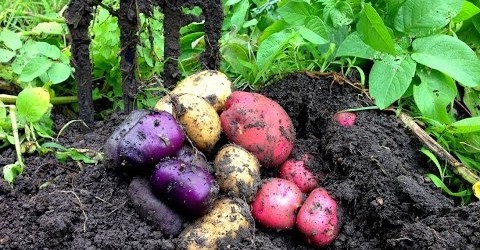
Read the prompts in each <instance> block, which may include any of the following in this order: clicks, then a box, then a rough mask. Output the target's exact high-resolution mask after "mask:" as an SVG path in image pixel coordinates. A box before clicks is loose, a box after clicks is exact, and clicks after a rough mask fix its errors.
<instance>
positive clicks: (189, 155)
mask: <svg viewBox="0 0 480 250" xmlns="http://www.w3.org/2000/svg"><path fill="white" fill-rule="evenodd" d="M175 158H177V159H179V160H182V161H183V162H185V163H188V164H191V165H195V166H199V167H204V168H205V169H208V170H209V172H212V171H213V169H212V168H211V166H210V165H209V164H208V162H207V160H206V157H205V155H204V154H203V153H202V152H200V150H198V149H196V148H192V147H191V146H189V145H187V144H185V145H183V147H182V148H181V149H180V150H178V151H177V153H176V154H175Z"/></svg>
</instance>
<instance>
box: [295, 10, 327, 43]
mask: <svg viewBox="0 0 480 250" xmlns="http://www.w3.org/2000/svg"><path fill="white" fill-rule="evenodd" d="M298 32H299V33H300V35H301V36H302V37H303V38H304V39H305V40H307V41H309V42H311V43H313V44H325V43H328V40H327V38H328V36H329V34H328V32H327V28H326V27H325V24H324V23H323V21H322V19H321V18H320V17H317V16H311V17H308V18H307V19H306V20H305V25H303V26H301V27H299V30H298Z"/></svg>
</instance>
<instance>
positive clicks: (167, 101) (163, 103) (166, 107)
mask: <svg viewBox="0 0 480 250" xmlns="http://www.w3.org/2000/svg"><path fill="white" fill-rule="evenodd" d="M154 109H155V110H157V111H166V112H168V113H170V114H172V115H175V114H174V113H175V112H174V111H173V103H172V98H171V97H170V95H165V96H163V97H162V98H161V99H160V100H158V102H157V103H156V104H155V108H154Z"/></svg>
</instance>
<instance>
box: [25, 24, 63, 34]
mask: <svg viewBox="0 0 480 250" xmlns="http://www.w3.org/2000/svg"><path fill="white" fill-rule="evenodd" d="M32 33H34V34H37V35H41V34H49V35H63V34H64V33H65V32H64V30H63V27H62V25H61V24H60V23H57V22H43V23H39V24H37V26H35V27H34V28H33V29H32Z"/></svg>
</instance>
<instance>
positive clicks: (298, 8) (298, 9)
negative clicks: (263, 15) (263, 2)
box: [277, 1, 313, 25]
mask: <svg viewBox="0 0 480 250" xmlns="http://www.w3.org/2000/svg"><path fill="white" fill-rule="evenodd" d="M277 12H278V14H279V15H280V16H281V17H282V19H283V20H284V21H285V22H286V23H288V24H291V25H303V24H304V23H305V20H306V19H307V18H308V17H309V16H311V15H313V13H312V6H311V5H310V4H308V3H305V2H296V1H289V2H287V3H286V4H285V5H283V6H281V7H279V8H278V9H277Z"/></svg>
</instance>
